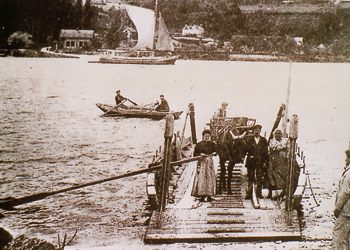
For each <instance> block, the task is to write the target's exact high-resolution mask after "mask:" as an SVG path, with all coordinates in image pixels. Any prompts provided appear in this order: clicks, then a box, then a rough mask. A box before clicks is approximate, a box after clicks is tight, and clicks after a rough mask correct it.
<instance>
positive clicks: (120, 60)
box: [89, 56, 177, 65]
mask: <svg viewBox="0 0 350 250" xmlns="http://www.w3.org/2000/svg"><path fill="white" fill-rule="evenodd" d="M176 60H177V56H170V57H123V56H121V57H113V58H100V60H99V61H89V63H109V64H146V65H174V64H175V61H176Z"/></svg>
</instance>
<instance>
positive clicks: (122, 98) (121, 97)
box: [114, 89, 127, 105]
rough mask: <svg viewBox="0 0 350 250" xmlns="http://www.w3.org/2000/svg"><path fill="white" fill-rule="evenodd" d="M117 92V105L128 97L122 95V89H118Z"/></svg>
mask: <svg viewBox="0 0 350 250" xmlns="http://www.w3.org/2000/svg"><path fill="white" fill-rule="evenodd" d="M116 93H117V95H116V96H115V98H114V99H115V105H118V104H120V103H121V102H122V101H124V100H126V99H127V98H125V97H124V96H122V95H121V94H120V90H119V89H118V90H117V91H116Z"/></svg>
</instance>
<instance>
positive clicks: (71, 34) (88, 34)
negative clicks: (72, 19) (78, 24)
mask: <svg viewBox="0 0 350 250" xmlns="http://www.w3.org/2000/svg"><path fill="white" fill-rule="evenodd" d="M60 38H94V31H93V30H61V34H60Z"/></svg>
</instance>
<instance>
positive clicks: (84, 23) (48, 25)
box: [0, 0, 98, 47]
mask: <svg viewBox="0 0 350 250" xmlns="http://www.w3.org/2000/svg"><path fill="white" fill-rule="evenodd" d="M97 13H98V9H97V8H95V7H94V6H91V2H90V0H86V2H85V4H84V5H83V2H82V0H76V1H75V0H0V28H1V29H0V46H1V47H6V45H7V39H8V38H9V36H10V35H11V34H12V33H14V32H26V33H28V34H30V35H31V37H32V39H33V42H34V44H37V45H41V44H48V43H51V42H52V41H53V40H57V39H58V36H59V32H60V30H61V29H92V27H93V20H94V16H96V15H97Z"/></svg>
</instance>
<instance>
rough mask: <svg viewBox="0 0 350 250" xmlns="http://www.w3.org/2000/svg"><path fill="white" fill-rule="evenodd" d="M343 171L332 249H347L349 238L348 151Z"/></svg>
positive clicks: (336, 202) (349, 155)
mask: <svg viewBox="0 0 350 250" xmlns="http://www.w3.org/2000/svg"><path fill="white" fill-rule="evenodd" d="M345 154H346V158H345V170H344V172H343V174H342V178H341V180H340V182H339V188H338V191H337V196H336V200H335V209H334V216H335V217H336V218H337V220H336V221H335V224H334V228H333V244H334V249H337V250H340V249H341V250H345V249H349V236H350V171H349V170H350V150H346V151H345Z"/></svg>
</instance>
